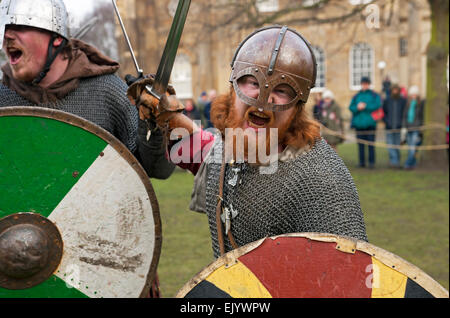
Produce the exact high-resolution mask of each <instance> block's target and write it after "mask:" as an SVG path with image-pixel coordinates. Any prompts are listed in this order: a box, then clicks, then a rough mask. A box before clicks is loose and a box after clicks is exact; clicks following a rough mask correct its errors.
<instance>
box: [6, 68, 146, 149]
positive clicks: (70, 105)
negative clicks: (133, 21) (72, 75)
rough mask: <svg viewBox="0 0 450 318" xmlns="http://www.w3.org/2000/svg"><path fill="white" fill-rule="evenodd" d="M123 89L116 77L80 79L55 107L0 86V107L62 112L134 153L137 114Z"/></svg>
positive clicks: (124, 85)
mask: <svg viewBox="0 0 450 318" xmlns="http://www.w3.org/2000/svg"><path fill="white" fill-rule="evenodd" d="M126 91H127V85H126V84H125V83H124V82H123V81H122V80H121V79H120V78H119V77H118V76H116V75H113V74H110V75H102V76H96V77H90V78H83V79H80V82H79V87H78V88H77V89H75V90H73V91H72V92H70V93H69V94H68V95H67V96H65V97H64V98H63V99H61V100H58V101H57V102H55V103H46V104H38V105H36V104H33V103H32V102H30V101H29V100H27V99H25V98H23V97H22V96H20V95H18V94H17V93H16V92H15V91H13V90H11V89H9V88H8V87H6V86H5V85H3V84H0V107H2V106H40V107H45V108H52V109H58V110H61V111H65V112H68V113H71V114H74V115H77V116H79V117H82V118H84V119H86V120H89V121H91V122H93V123H95V124H97V125H98V126H100V127H102V128H103V129H105V130H107V131H108V132H110V133H111V134H112V135H114V136H115V137H116V138H118V139H119V140H120V141H121V142H122V143H123V144H124V145H125V146H126V147H127V148H128V149H129V150H130V151H131V152H135V150H136V147H137V145H136V141H137V127H138V120H139V117H138V113H137V110H136V108H135V107H134V106H131V104H130V102H129V100H128V98H127V96H126Z"/></svg>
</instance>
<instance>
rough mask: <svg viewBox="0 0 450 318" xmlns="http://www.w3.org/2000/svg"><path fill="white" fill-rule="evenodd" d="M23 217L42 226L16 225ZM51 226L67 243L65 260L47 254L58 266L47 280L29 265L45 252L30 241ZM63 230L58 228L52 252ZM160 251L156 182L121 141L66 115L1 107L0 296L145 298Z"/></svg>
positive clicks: (42, 258) (62, 255)
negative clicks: (33, 249)
mask: <svg viewBox="0 0 450 318" xmlns="http://www.w3.org/2000/svg"><path fill="white" fill-rule="evenodd" d="M22 216H26V217H28V216H31V218H32V219H33V220H35V221H32V222H31V223H34V224H33V225H31V224H29V228H27V229H25V231H23V229H22V232H20V231H16V228H14V227H13V226H14V225H17V224H19V225H21V224H20V222H21V220H22ZM37 216H39V218H37ZM25 219H26V218H25ZM25 219H24V220H25ZM41 219H43V220H44V221H39V220H41ZM2 220H3V222H2ZM23 222H25V221H23ZM41 223H46V226H49V225H50V224H51V226H52V227H53V228H54V231H56V232H59V233H60V238H61V241H62V242H61V243H62V244H59V245H61V247H60V249H61V251H60V252H61V253H60V256H59V258H58V257H57V256H54V255H56V254H57V253H56V254H55V253H53V254H52V253H50V252H49V253H47V252H45V253H42V255H41V254H40V255H39V257H40V258H39V259H38V261H36V264H40V265H39V266H41V265H42V267H43V268H44V267H46V266H47V265H45V264H44V263H45V262H47V263H48V264H50V263H52V262H53V263H55V264H56V265H55V266H54V269H51V273H50V275H48V276H47V277H44V278H42V277H41V281H38V280H37V279H36V280H35V276H39V275H38V274H39V273H38V274H36V273H35V272H36V271H38V270H39V269H36V268H34V269H33V270H34V272H33V273H34V274H33V275H34V276H33V275H32V274H29V275H28V277H27V272H26V271H27V270H28V269H29V267H30V266H31V265H29V263H30V260H36V257H37V256H36V251H32V250H26V248H25V247H23V246H26V247H27V248H29V249H30V248H31V247H30V246H29V245H30V244H28V243H27V242H28V241H27V240H28V239H29V237H33V238H36V239H35V241H33V242H34V243H33V244H35V245H34V247H36V246H41V245H42V244H41V243H42V242H41V241H42V240H41V241H39V237H40V236H39V235H41V234H42V233H43V235H44V236H45V235H47V234H48V233H46V231H47V230H46V229H47V228H45V227H42V224H41ZM21 226H22V225H21ZM27 226H28V225H27ZM2 229H9V232H8V233H6V232H7V231H6V230H4V231H3V232H2ZM30 229H31V232H29V230H30ZM27 231H28V232H27ZM33 231H34V232H33ZM11 233H12V234H11ZM17 233H19V234H17ZM30 233H31V234H30ZM33 233H34V234H36V235H34V234H33ZM39 233H40V234H39ZM27 235H28V236H27ZM30 235H31V236H30ZM33 235H34V236H33ZM41 236H42V235H41ZM56 237H57V236H50V234H48V237H47V239H46V243H45V244H47V241H48V244H49V245H45V246H48V249H49V250H51V248H53V247H54V245H55V244H56V245H58V242H57V238H56ZM21 240H22V241H23V242H22V241H21ZM27 244H28V245H27ZM39 244H41V245H39ZM17 246H20V248H19V247H17ZM2 249H3V250H2ZM160 249H161V222H160V217H159V209H158V203H157V200H156V196H155V194H154V191H153V188H152V185H151V183H150V180H149V178H148V176H147V175H146V173H145V171H144V170H143V168H142V167H141V165H140V164H139V162H138V161H137V160H136V159H135V157H134V156H133V155H132V154H131V153H130V152H129V151H128V149H127V148H126V147H125V146H124V145H123V144H122V143H121V142H120V141H118V140H117V139H116V138H115V137H113V136H112V135H111V134H109V133H108V132H107V131H105V130H103V129H102V128H100V127H98V126H97V125H95V124H93V123H90V122H88V121H86V120H84V119H82V118H79V117H77V116H74V115H71V114H68V113H65V112H61V111H57V110H50V109H44V108H38V107H5V108H0V256H2V255H3V257H0V258H1V259H0V298H5V297H52V298H56V297H58V298H60V297H105V298H110V297H144V296H146V295H147V294H148V291H149V289H150V286H151V284H152V282H153V280H154V277H155V275H156V267H157V264H158V260H159V255H160ZM21 253H22V254H21ZM24 253H25V254H24ZM27 253H28V254H27ZM38 254H39V251H38ZM44 254H45V255H44ZM5 255H6V256H5ZM23 255H25V258H24V259H23V258H22V259H21V257H23ZM26 255H28V256H26ZM27 257H28V258H27ZM55 257H56V258H57V259H55ZM50 258H53V259H50ZM47 259H48V260H47ZM8 260H9V261H8ZM17 260H20V262H22V263H23V264H22V265H20V264H19V265H17V264H18V263H20V262H18V261H17ZM43 264H44V265H43ZM16 265H17V266H22V268H20V270H21V272H20V275H19V274H17V271H15V268H14V266H16ZM11 268H12V269H11ZM47 269H48V266H47ZM14 273H16V274H17V275H16V274H14ZM24 273H25V274H24ZM8 275H10V276H11V277H10V276H8ZM13 276H14V277H13ZM41 276H42V275H41ZM27 286H31V287H27Z"/></svg>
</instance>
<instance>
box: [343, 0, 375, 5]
mask: <svg viewBox="0 0 450 318" xmlns="http://www.w3.org/2000/svg"><path fill="white" fill-rule="evenodd" d="M348 2H350V4H352V5H354V6H359V5H362V4H368V3H371V2H372V0H348Z"/></svg>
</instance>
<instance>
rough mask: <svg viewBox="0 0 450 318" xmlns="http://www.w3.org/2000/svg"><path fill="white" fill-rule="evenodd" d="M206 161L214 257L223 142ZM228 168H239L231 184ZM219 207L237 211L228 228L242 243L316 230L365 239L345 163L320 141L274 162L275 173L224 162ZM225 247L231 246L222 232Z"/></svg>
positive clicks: (230, 172) (355, 190)
mask: <svg viewBox="0 0 450 318" xmlns="http://www.w3.org/2000/svg"><path fill="white" fill-rule="evenodd" d="M211 151H213V153H212V157H211V158H214V160H212V161H211V162H210V163H208V165H207V179H206V212H207V215H208V222H209V227H210V231H211V236H212V247H213V251H214V256H215V257H219V256H220V248H219V243H218V239H217V227H216V206H217V200H218V194H219V193H218V191H219V190H218V189H219V177H220V168H221V165H220V162H221V151H222V143H220V142H219V143H216V144H215V146H214V147H213V149H212V150H211ZM232 168H235V169H236V168H238V169H240V172H239V173H237V175H238V179H237V183H236V185H235V186H232V185H231V184H233V182H232V181H231V184H230V183H229V182H230V180H231V179H234V180H236V179H235V174H236V173H235V172H234V171H233V170H232ZM223 199H224V204H223V207H229V208H230V207H232V208H233V209H234V210H235V211H237V216H236V217H235V218H234V219H232V221H231V233H232V234H233V237H234V239H235V241H236V243H237V244H238V246H242V245H245V244H248V243H251V242H254V241H257V240H259V239H261V238H264V237H267V236H275V235H281V234H287V233H299V232H320V233H330V234H336V235H342V236H349V237H353V238H356V239H359V240H364V241H367V235H366V229H365V223H364V218H363V214H362V211H361V206H360V202H359V198H358V192H357V189H356V186H355V184H354V182H353V178H352V177H351V175H350V172H349V171H348V169H347V167H346V166H345V164H344V162H343V161H342V159H341V158H340V157H339V156H338V155H337V154H336V152H335V151H334V150H333V149H332V148H331V147H330V146H329V145H328V144H327V143H326V142H325V141H324V140H323V139H321V140H320V141H317V142H316V144H315V145H314V146H313V147H312V148H311V150H310V151H308V152H306V153H304V154H302V155H300V156H299V157H297V158H295V159H294V160H290V161H286V162H280V161H279V162H278V169H277V171H276V172H275V173H274V174H261V173H260V171H259V168H258V167H256V166H251V165H248V164H246V163H240V164H234V165H233V167H230V165H227V167H226V170H225V181H224V192H223ZM224 241H225V251H226V252H228V251H230V250H232V249H233V248H232V246H231V244H230V242H229V240H228V238H227V237H226V235H224Z"/></svg>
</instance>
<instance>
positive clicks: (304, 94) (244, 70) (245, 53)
mask: <svg viewBox="0 0 450 318" xmlns="http://www.w3.org/2000/svg"><path fill="white" fill-rule="evenodd" d="M231 67H232V72H231V77H230V82H231V83H232V84H233V87H234V90H235V91H236V94H237V95H238V97H239V98H240V99H241V100H242V101H243V102H245V103H246V104H248V105H251V106H255V107H258V108H261V109H264V110H269V111H283V110H287V109H289V108H291V107H293V106H295V105H297V104H298V103H299V102H303V103H306V101H307V100H308V96H309V92H310V90H311V88H313V87H314V85H315V82H316V74H317V63H316V58H315V56H314V53H313V51H312V49H311V46H310V45H309V43H308V42H307V41H306V40H305V39H304V38H303V37H302V36H301V35H300V34H299V33H298V32H296V31H295V30H293V29H290V28H288V27H287V26H283V27H282V26H270V27H265V28H262V29H259V30H256V31H255V32H253V33H252V34H250V35H249V36H248V37H247V38H246V39H245V40H244V41H243V42H242V43H241V44H240V45H239V47H238V49H237V50H236V53H235V55H234V58H233V61H232V63H231ZM247 75H250V76H253V77H255V78H256V79H257V80H258V83H259V89H260V92H259V96H258V99H255V98H252V97H250V96H247V95H245V93H244V92H243V91H242V90H241V89H240V88H239V85H238V81H239V79H241V78H242V77H244V76H247ZM281 84H287V85H289V86H290V87H291V88H292V89H293V90H294V92H295V94H296V96H295V97H294V98H293V99H292V100H291V101H290V102H289V103H287V104H274V103H271V102H269V101H268V99H269V96H270V93H271V92H272V90H273V89H274V88H276V87H277V86H278V85H281Z"/></svg>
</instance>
